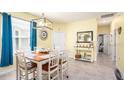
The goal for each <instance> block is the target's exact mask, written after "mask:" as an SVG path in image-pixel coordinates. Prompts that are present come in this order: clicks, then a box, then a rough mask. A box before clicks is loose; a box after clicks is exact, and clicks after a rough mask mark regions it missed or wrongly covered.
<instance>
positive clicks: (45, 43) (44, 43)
mask: <svg viewBox="0 0 124 93" xmlns="http://www.w3.org/2000/svg"><path fill="white" fill-rule="evenodd" d="M65 30H66V24H60V23H53V30H49V31H47V32H48V38H47V39H46V40H41V39H40V38H39V34H40V31H38V37H37V40H38V47H44V48H52V38H53V37H52V34H53V32H54V31H59V32H65Z"/></svg>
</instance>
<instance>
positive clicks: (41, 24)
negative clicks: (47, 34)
mask: <svg viewBox="0 0 124 93" xmlns="http://www.w3.org/2000/svg"><path fill="white" fill-rule="evenodd" d="M32 21H34V22H36V23H37V27H36V29H38V30H52V24H53V23H52V22H51V21H50V20H49V19H47V18H46V17H45V16H44V13H42V15H41V18H38V19H32Z"/></svg>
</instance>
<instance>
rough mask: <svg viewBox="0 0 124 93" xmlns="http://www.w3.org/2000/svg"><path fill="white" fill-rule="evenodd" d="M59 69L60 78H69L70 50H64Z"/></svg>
mask: <svg viewBox="0 0 124 93" xmlns="http://www.w3.org/2000/svg"><path fill="white" fill-rule="evenodd" d="M59 71H60V78H61V79H62V80H63V78H64V76H66V78H69V75H68V52H67V51H66V50H62V51H61V54H60V59H59Z"/></svg>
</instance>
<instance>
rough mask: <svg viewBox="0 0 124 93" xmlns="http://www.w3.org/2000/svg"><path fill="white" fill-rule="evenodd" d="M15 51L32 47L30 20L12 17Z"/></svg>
mask: <svg viewBox="0 0 124 93" xmlns="http://www.w3.org/2000/svg"><path fill="white" fill-rule="evenodd" d="M12 30H13V51H14V52H15V51H16V50H18V49H23V50H27V49H30V22H27V21H24V20H20V19H17V18H12Z"/></svg>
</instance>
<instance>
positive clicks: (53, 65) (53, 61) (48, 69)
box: [42, 51, 59, 80]
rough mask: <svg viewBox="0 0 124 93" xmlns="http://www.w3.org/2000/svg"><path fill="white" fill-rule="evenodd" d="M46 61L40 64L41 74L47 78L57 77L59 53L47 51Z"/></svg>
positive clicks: (53, 78)
mask: <svg viewBox="0 0 124 93" xmlns="http://www.w3.org/2000/svg"><path fill="white" fill-rule="evenodd" d="M48 61H49V62H48V63H46V64H44V65H42V69H43V73H42V74H43V76H46V77H47V78H46V79H48V80H55V79H59V55H58V52H57V51H52V52H50V53H49V58H48Z"/></svg>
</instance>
